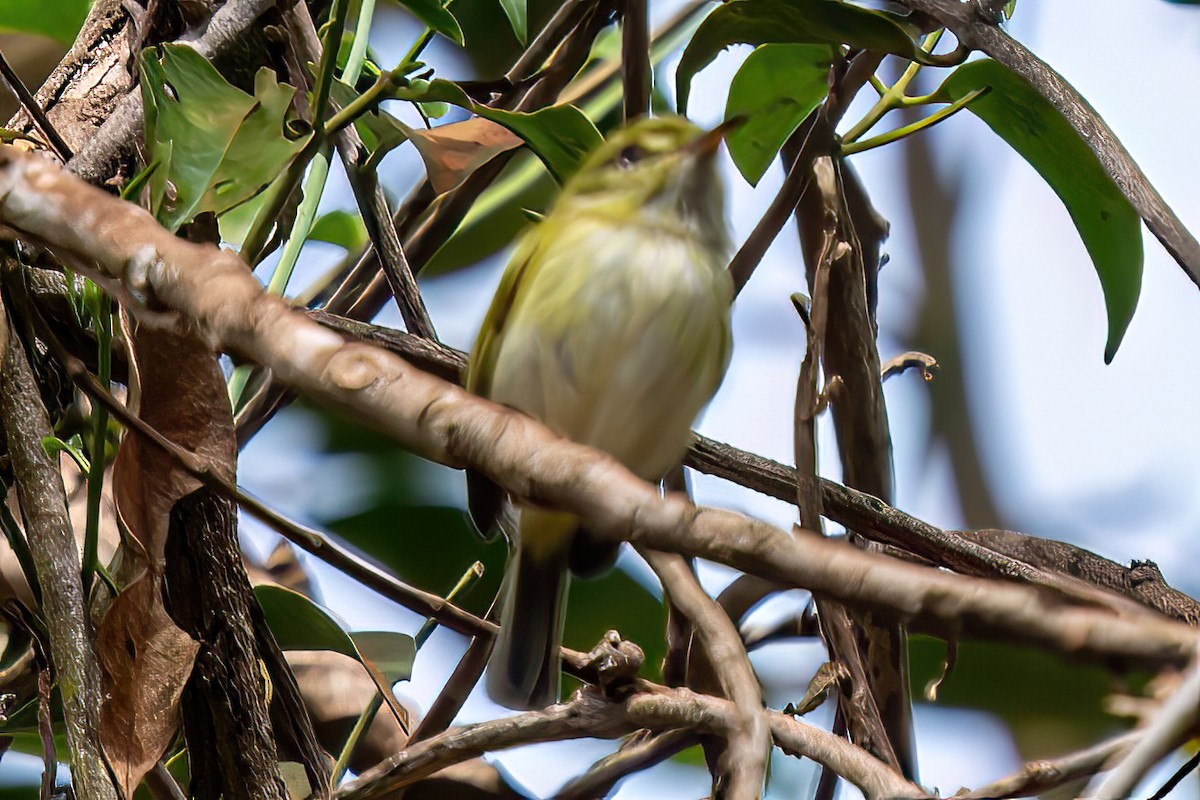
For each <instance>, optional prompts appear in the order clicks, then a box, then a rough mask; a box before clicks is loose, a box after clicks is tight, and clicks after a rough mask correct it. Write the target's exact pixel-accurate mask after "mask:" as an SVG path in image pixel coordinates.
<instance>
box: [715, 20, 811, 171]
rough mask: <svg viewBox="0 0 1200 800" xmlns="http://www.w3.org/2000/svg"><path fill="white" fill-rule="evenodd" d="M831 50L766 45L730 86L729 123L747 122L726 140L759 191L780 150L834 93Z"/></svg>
mask: <svg viewBox="0 0 1200 800" xmlns="http://www.w3.org/2000/svg"><path fill="white" fill-rule="evenodd" d="M832 61H833V51H832V49H831V48H830V47H829V46H828V45H814V44H764V45H763V46H762V47H759V48H758V49H757V50H755V51H754V52H753V53H751V54H750V56H749V57H748V58H747V59H746V61H745V62H744V63H743V64H742V67H741V69H739V70H738V72H737V75H734V76H733V81H732V82H731V83H730V84H729V99H728V101H727V102H726V105H725V119H727V120H729V119H733V118H734V117H739V116H741V117H745V119H746V121H745V123H743V124H742V126H741V127H739V128H737V129H736V130H734V131H733V133H731V134H729V136H727V137H726V138H725V145H726V146H727V147H728V148H729V155H730V156H731V157H732V158H733V163H734V164H736V165H737V168H738V171H739V172H741V173H742V177H744V178H745V179H746V180H747V181H748V182H749V183H750V185H751V186H757V185H758V181H759V179H761V178H762V176H763V173H765V172H766V171H767V167H769V166H770V165H771V162H772V161H773V160H774V159H775V156H776V155H777V154H778V153H779V148H781V147H783V143H784V142H786V141H787V140H788V137H790V136H791V135H792V133H793V132H795V130H796V128H798V127H799V126H800V123H801V122H803V121H804V119H805V117H807V116H808V115H809V114H811V113H812V111H813V109H815V108H816V107H817V106H819V105H820V104H821V102H822V101H823V100H824V99H825V96H826V95H827V94H828V93H829V65H830V64H831V63H832Z"/></svg>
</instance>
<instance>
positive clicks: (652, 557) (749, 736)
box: [639, 550, 771, 800]
mask: <svg viewBox="0 0 1200 800" xmlns="http://www.w3.org/2000/svg"><path fill="white" fill-rule="evenodd" d="M639 552H640V553H641V554H642V556H643V557H644V558H645V559H646V561H647V562H648V563H649V564H650V567H651V569H653V570H654V573H655V574H656V575H657V576H658V579H659V580H660V581H662V585H663V589H664V590H665V591H666V592H667V593H668V594H669V595H670V597H671V603H672V604H673V605H674V606H675V607H676V608H678V609H679V611H680V612H682V613H683V615H684V616H685V617H687V618H688V619H689V620H690V621H691V623H692V624H693V625H694V626H695V628H696V634H697V635H698V636H699V638H700V643H701V644H702V645H703V646H704V649H705V651H706V654H707V656H708V662H709V664H711V665H712V669H713V672H714V673H715V674H716V676H717V681H718V683H719V684H720V686H721V692H722V693H723V694H724V695H725V697H727V698H729V699H730V700H731V701H733V704H734V711H733V713H732V714H731V719H730V720H729V727H728V730H727V731H726V737H727V739H728V742H727V745H726V748H725V752H724V753H723V754H722V756H721V761H720V765H719V766H720V770H719V773H720V774H718V775H717V776H716V777H717V779H718V781H719V782H723V791H722V792H720V793H719V795H720V796H721V797H725V798H729V800H737V799H738V798H748V800H753V799H754V798H756V797H758V796H759V794H760V793H761V791H762V784H763V778H764V776H765V770H766V764H767V756H768V754H769V753H770V749H771V737H770V733H769V731H768V730H767V725H766V721H765V720H764V719H763V716H762V714H761V710H762V702H763V701H762V687H760V686H759V685H758V678H757V677H755V675H754V669H753V668H752V667H751V666H750V659H749V657H748V656H747V655H746V648H745V646H744V645H743V644H742V637H741V636H739V635H738V632H737V628H736V627H734V624H733V622H732V621H730V619H729V617H727V616H726V615H725V612H724V611H722V610H721V607H720V606H718V605H717V604H716V602H715V601H714V600H713V599H712V598H711V597H709V596H708V595H707V594H705V592H704V590H703V589H702V588H700V584H699V583H698V582H697V580H696V576H695V574H694V573H693V572H692V571H691V570H690V569H689V568H688V565H687V564H686V563H685V562H684V560H683V559H682V558H681V557H679V556H677V555H675V554H673V553H656V552H654V551H653V550H640V551H639ZM726 781H727V782H726Z"/></svg>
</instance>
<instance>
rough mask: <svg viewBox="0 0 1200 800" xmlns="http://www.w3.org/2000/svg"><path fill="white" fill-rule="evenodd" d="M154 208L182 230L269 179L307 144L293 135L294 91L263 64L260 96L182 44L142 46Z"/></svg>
mask: <svg viewBox="0 0 1200 800" xmlns="http://www.w3.org/2000/svg"><path fill="white" fill-rule="evenodd" d="M140 67H141V82H142V99H143V100H144V101H145V107H146V142H147V147H148V150H149V153H148V156H147V161H148V162H150V163H153V162H155V161H157V162H158V163H159V168H158V169H156V170H155V171H154V173H153V174H152V175H151V176H150V178H149V186H150V194H151V211H152V212H154V214H155V216H156V217H157V218H158V219H159V221H160V222H161V223H162V224H163V225H164V226H165V227H167V228H169V229H171V230H176V229H178V228H179V226H180V225H182V224H184V223H185V222H187V221H188V220H191V219H193V218H194V217H195V216H196V215H197V214H200V213H203V212H206V211H211V212H214V213H216V214H221V213H224V212H225V211H228V210H229V209H231V208H235V207H236V206H238V205H239V204H241V203H243V202H245V201H246V200H249V199H250V198H251V197H253V196H254V195H256V194H257V193H258V192H260V191H261V190H262V189H263V188H264V187H265V186H266V185H267V184H268V183H270V182H271V180H273V179H274V178H275V176H276V175H278V174H279V173H280V172H281V171H282V170H283V169H284V168H285V167H286V166H287V164H288V162H290V161H291V160H292V159H293V158H294V157H295V156H296V154H297V153H299V152H300V150H301V149H302V148H303V147H304V145H305V143H306V142H307V141H308V136H302V137H299V138H290V137H289V135H288V133H289V131H288V128H287V113H288V110H289V106H290V103H291V99H292V95H293V93H294V91H295V90H294V89H292V87H290V86H286V85H283V84H280V83H279V82H278V81H277V80H276V78H275V73H274V72H272V71H270V70H268V69H265V68H264V69H260V70H259V72H258V74H257V75H256V76H255V81H254V96H253V97H251V96H250V95H248V94H246V93H245V92H243V91H241V90H240V89H237V88H235V87H233V86H231V85H229V83H227V82H226V81H225V79H224V78H222V77H221V75H220V74H219V73H218V72H217V71H216V69H214V68H213V66H212V65H211V64H209V63H208V61H207V60H205V58H204V57H203V56H201V55H200V54H199V53H197V52H196V51H195V50H193V49H192V48H190V47H186V46H184V45H170V44H168V45H162V46H160V47H158V48H150V49H147V50H144V51H142V57H141V59H140Z"/></svg>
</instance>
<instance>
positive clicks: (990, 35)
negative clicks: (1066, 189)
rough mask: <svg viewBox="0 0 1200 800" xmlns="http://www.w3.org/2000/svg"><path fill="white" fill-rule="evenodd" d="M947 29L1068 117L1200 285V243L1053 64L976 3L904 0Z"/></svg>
mask: <svg viewBox="0 0 1200 800" xmlns="http://www.w3.org/2000/svg"><path fill="white" fill-rule="evenodd" d="M903 2H904V4H905V5H907V6H908V7H909V8H911V9H913V10H914V11H921V12H924V13H925V14H928V15H929V16H931V17H933V18H934V19H936V20H937V21H938V22H940V23H941V24H942V25H945V26H946V27H947V28H949V29H950V30H951V31H952V32H953V33H954V35H955V36H956V37H958V40H959V42H960V43H961V44H964V45H966V46H967V47H970V48H971V49H973V50H981V51H983V52H984V53H987V54H988V55H989V56H991V57H992V58H994V59H995V60H996V61H998V62H1000V63H1001V64H1003V65H1004V66H1006V67H1008V68H1009V69H1010V70H1012V71H1013V72H1015V73H1016V74H1017V75H1020V76H1021V77H1022V78H1024V79H1025V80H1026V81H1027V82H1028V83H1029V84H1030V85H1031V86H1032V87H1033V88H1034V89H1036V90H1037V91H1038V93H1039V94H1041V95H1042V97H1044V98H1046V100H1048V101H1049V102H1050V103H1051V104H1052V105H1053V106H1054V107H1055V108H1056V109H1058V111H1059V112H1060V113H1061V114H1062V115H1063V117H1065V118H1066V120H1067V122H1069V123H1070V124H1071V127H1072V128H1074V129H1075V130H1076V132H1077V133H1078V134H1079V136H1080V137H1081V138H1082V139H1083V141H1084V142H1086V143H1087V146H1088V147H1089V148H1090V149H1091V151H1092V152H1093V153H1094V154H1095V155H1096V158H1098V159H1099V160H1100V164H1101V166H1103V167H1104V171H1105V172H1106V173H1108V176H1109V177H1110V178H1112V180H1113V182H1114V183H1116V185H1117V187H1118V188H1119V189H1120V190H1121V192H1122V193H1123V194H1124V195H1125V197H1126V198H1128V199H1129V202H1130V203H1132V204H1133V207H1134V208H1135V209H1137V212H1138V214H1140V215H1141V217H1142V219H1143V220H1145V222H1146V227H1148V228H1149V229H1150V231H1151V233H1153V234H1154V235H1155V237H1157V238H1158V240H1159V241H1160V242H1162V244H1163V247H1165V248H1167V251H1168V252H1170V254H1171V255H1172V256H1173V257H1174V258H1175V260H1176V261H1177V262H1179V266H1181V267H1183V271H1184V272H1186V273H1187V276H1188V277H1189V278H1191V279H1192V282H1193V283H1195V284H1196V285H1197V286H1200V242H1197V241H1196V238H1195V237H1194V236H1193V235H1192V233H1191V231H1189V230H1188V229H1187V226H1186V225H1184V224H1183V222H1182V221H1181V220H1180V219H1179V217H1178V216H1177V215H1176V214H1175V212H1174V211H1172V210H1171V207H1170V206H1168V205H1167V202H1166V201H1165V200H1163V198H1162V195H1160V194H1159V193H1158V190H1157V189H1155V188H1154V186H1153V184H1151V183H1150V180H1149V179H1148V178H1147V177H1146V174H1145V173H1144V172H1142V170H1141V167H1139V166H1138V165H1137V162H1135V161H1134V160H1133V156H1131V155H1130V154H1129V151H1128V150H1126V149H1125V146H1124V145H1122V144H1121V142H1120V140H1119V139H1117V136H1116V134H1115V133H1113V131H1112V129H1111V128H1109V127H1108V124H1107V123H1106V122H1105V121H1104V120H1103V119H1102V118H1101V117H1100V115H1099V114H1097V113H1096V111H1095V109H1093V108H1092V107H1091V105H1089V104H1088V102H1087V100H1085V99H1084V98H1083V96H1082V95H1080V94H1079V92H1077V91H1076V90H1075V87H1074V86H1072V85H1071V84H1069V83H1067V81H1066V79H1065V78H1063V76H1062V75H1059V74H1058V73H1057V72H1056V71H1055V70H1054V69H1053V68H1052V67H1051V66H1050V65H1049V64H1047V63H1046V62H1045V61H1042V60H1041V59H1040V58H1038V57H1037V56H1036V55H1034V54H1033V53H1032V52H1030V51H1029V49H1028V48H1026V47H1025V46H1024V45H1023V44H1021V43H1020V42H1018V41H1017V40H1015V39H1013V38H1012V37H1011V36H1009V35H1008V34H1007V33H1005V32H1004V31H1003V30H1002V29H1001V28H1000V27H999V26H998V25H997V24H996V21H995V19H989V18H988V17H987V16H985V15H984V14H983V13H981V12H979V11H978V10H977V9H976V6H975V5H974V4H973V3H962V2H960V1H959V0H903Z"/></svg>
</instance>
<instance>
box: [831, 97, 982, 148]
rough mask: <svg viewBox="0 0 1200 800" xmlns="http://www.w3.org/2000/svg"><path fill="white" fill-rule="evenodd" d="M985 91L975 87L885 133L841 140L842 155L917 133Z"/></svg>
mask: <svg viewBox="0 0 1200 800" xmlns="http://www.w3.org/2000/svg"><path fill="white" fill-rule="evenodd" d="M987 91H988V87H986V86H984V87H981V88H979V89H976V90H975V91H973V92H971V93H970V94H968V95H965V96H964V97H961V98H959V99H958V100H956V101H954V102H953V103H951V104H950V105H948V106H946V107H945V108H941V109H938V110H937V111H935V112H934V113H932V114H930V115H929V116H928V117H924V118H922V119H919V120H917V121H916V122H911V123H909V124H908V125H904V126H901V127H899V128H896V129H895V130H892V131H888V132H887V133H881V134H880V135H878V136H874V137H872V138H870V139H867V140H865V141H861V142H843V143H842V147H841V152H842V155H843V156H850V155H854V154H855V153H862V152H865V151H867V150H873V149H875V148H876V147H882V146H883V145H885V144H891V143H892V142H898V141H900V140H901V139H903V138H905V137H906V136H911V135H912V134H914V133H917V132H918V131H922V130H925V129H926V128H930V127H932V126H934V125H936V124H937V123H939V122H941V121H942V120H944V119H946V118H947V117H951V116H953V115H954V114H957V113H958V112H959V111H962V110H963V109H964V108H966V107H967V106H968V105H970V104H971V103H972V102H973V101H974V100H976V99H977V98H978V97H980V96H981V95H983V94H985V93H986V92H987Z"/></svg>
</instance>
